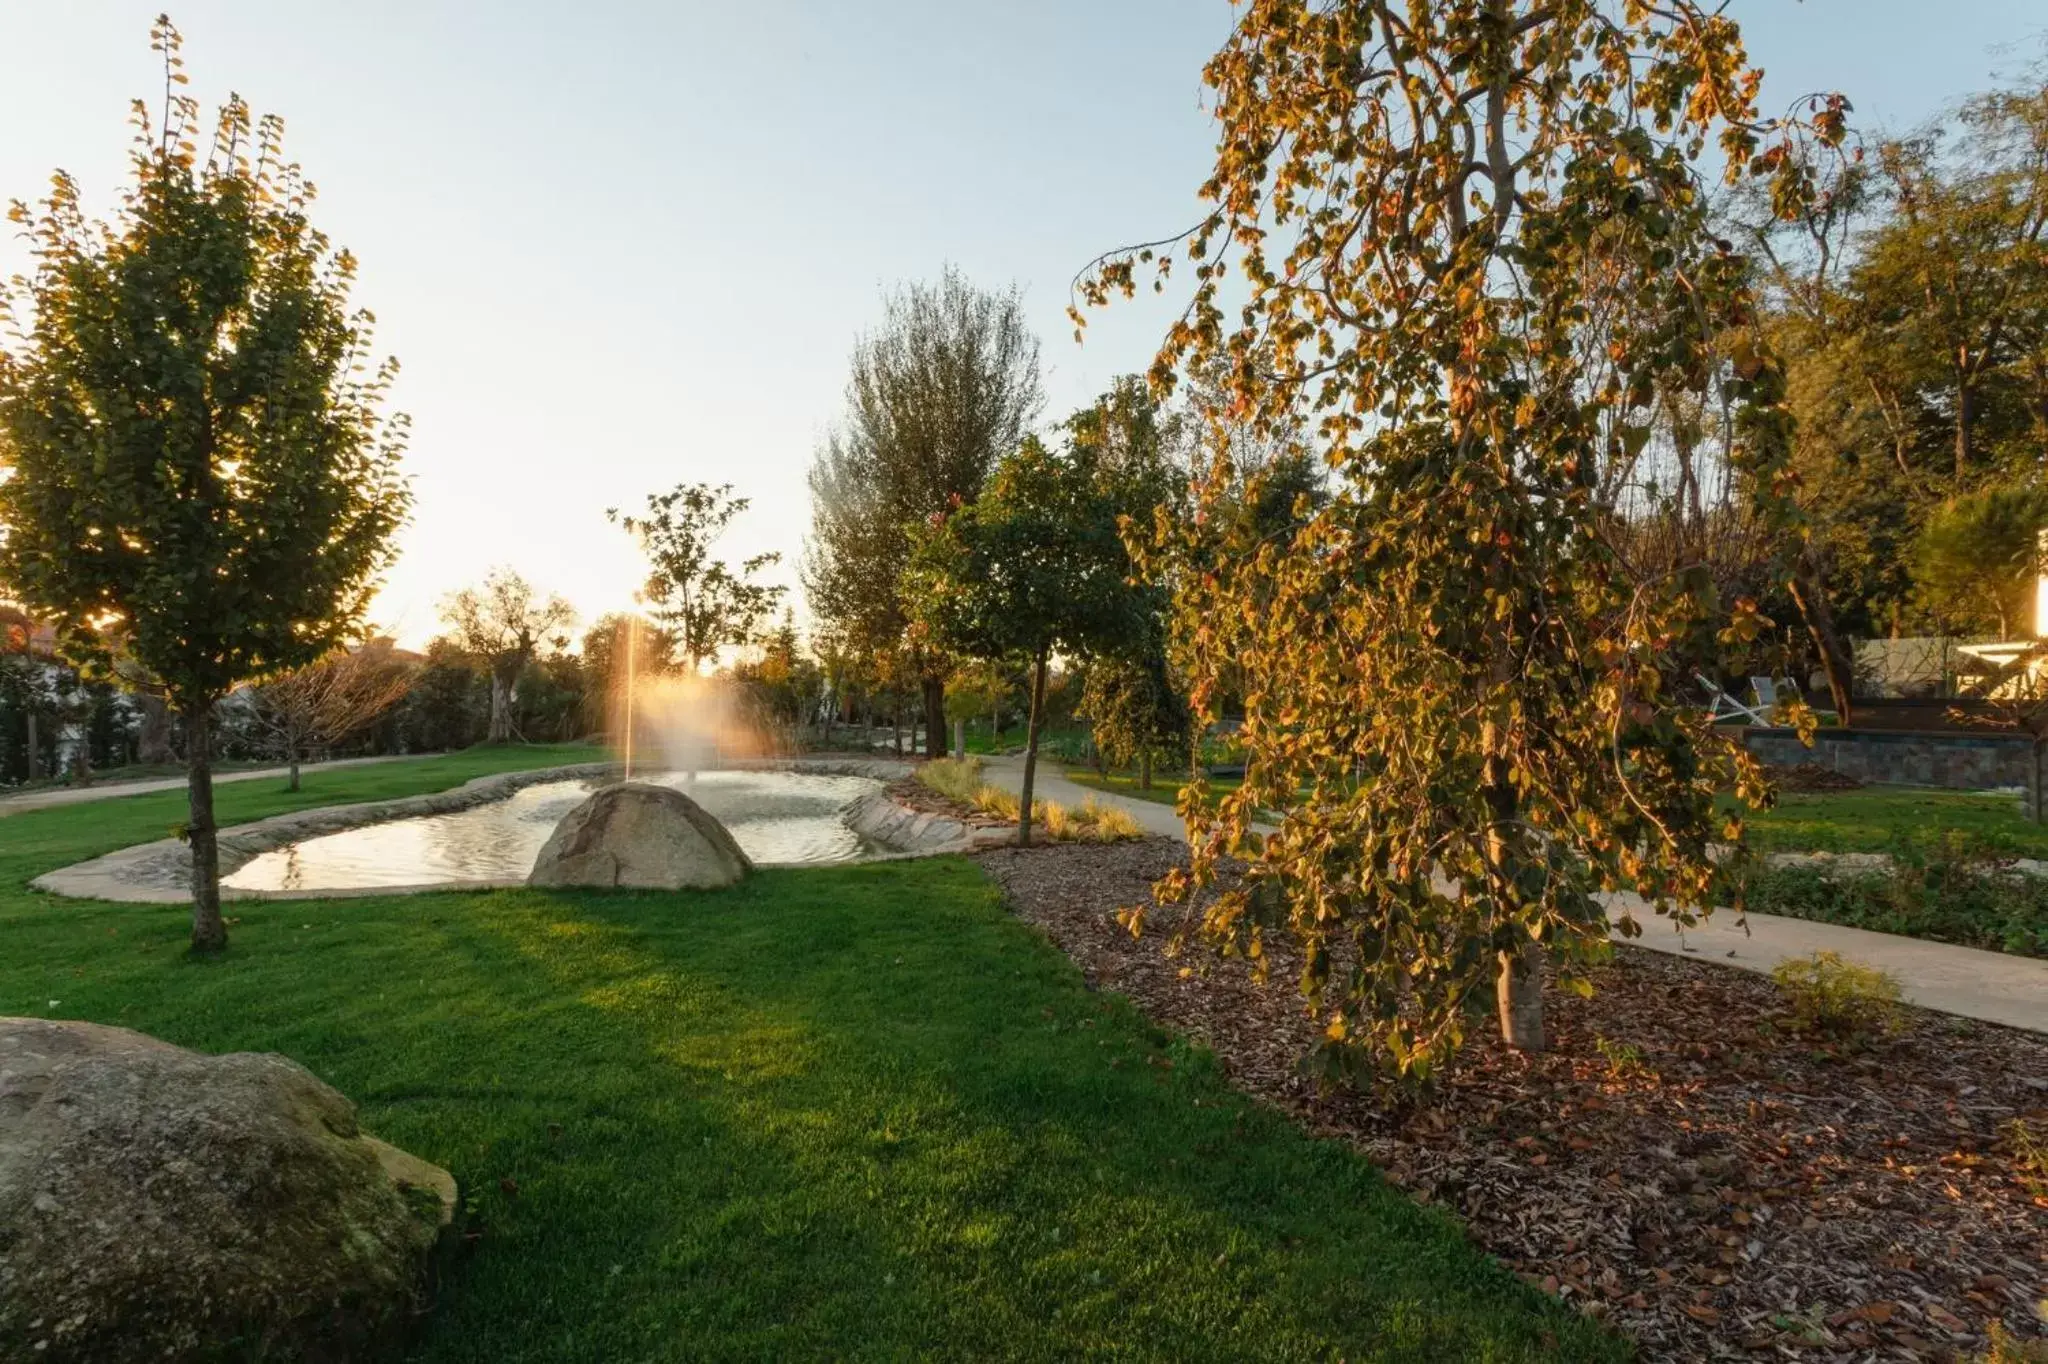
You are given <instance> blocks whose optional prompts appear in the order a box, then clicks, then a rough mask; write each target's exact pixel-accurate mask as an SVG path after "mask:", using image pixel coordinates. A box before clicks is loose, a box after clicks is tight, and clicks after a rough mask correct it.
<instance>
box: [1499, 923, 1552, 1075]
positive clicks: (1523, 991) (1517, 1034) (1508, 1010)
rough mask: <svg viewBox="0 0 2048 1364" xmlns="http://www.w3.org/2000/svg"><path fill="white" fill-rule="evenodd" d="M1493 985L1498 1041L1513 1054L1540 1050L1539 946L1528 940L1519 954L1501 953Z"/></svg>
mask: <svg viewBox="0 0 2048 1364" xmlns="http://www.w3.org/2000/svg"><path fill="white" fill-rule="evenodd" d="M1494 984H1495V993H1496V994H1497V995H1498V996H1499V999H1500V1036H1501V1040H1502V1041H1504V1042H1506V1043H1507V1044H1508V1045H1509V1046H1511V1047H1513V1048H1514V1049H1515V1050H1516V1051H1542V1050H1543V944H1542V943H1539V942H1537V941H1536V940H1535V939H1534V938H1531V939H1530V940H1529V941H1528V942H1527V943H1525V944H1524V945H1523V946H1522V949H1521V950H1520V951H1519V952H1503V953H1501V954H1500V975H1499V976H1498V977H1497V978H1496V979H1495V982H1494Z"/></svg>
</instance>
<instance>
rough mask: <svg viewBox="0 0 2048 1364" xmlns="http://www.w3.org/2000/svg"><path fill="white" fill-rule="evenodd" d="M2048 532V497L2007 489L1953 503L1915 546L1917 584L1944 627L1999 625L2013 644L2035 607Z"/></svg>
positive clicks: (2047, 493) (1930, 520)
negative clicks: (2017, 627) (2018, 621)
mask: <svg viewBox="0 0 2048 1364" xmlns="http://www.w3.org/2000/svg"><path fill="white" fill-rule="evenodd" d="M2044 529H2048V491H2044V490H2043V489H2041V488H2039V487H2030V486H2017V485H2016V486H2007V487H1994V488H1985V489H1983V490H1982V491H1980V492H1975V493H1970V494H1967V495H1965V496H1962V497H1955V498H1950V499H1949V500H1948V501H1947V502H1945V503H1943V504H1942V505H1941V506H1940V507H1938V508H1936V509H1935V510H1934V512H1933V513H1932V514H1931V515H1930V516H1929V517H1928V518H1927V522H1926V524H1925V525H1924V526H1922V527H1921V529H1920V534H1919V536H1918V537H1917V539H1916V540H1915V542H1914V555H1913V576H1914V579H1915V581H1916V582H1917V583H1918V585H1919V590H1920V593H1921V596H1922V598H1923V599H1924V600H1925V601H1926V603H1927V605H1928V607H1929V608H1930V609H1931V610H1932V611H1933V612H1934V613H1935V615H1936V617H1937V618H1938V619H1941V620H1944V621H1947V622H1950V623H1952V624H1953V625H1956V626H1960V627H1963V628H1969V627H1971V626H1977V625H1983V624H1995V625H1996V626H1997V629H1998V637H1999V638H2000V639H2001V640H2003V639H2010V638H2011V637H2012V625H2013V621H2014V619H2015V618H2016V617H2020V616H2023V615H2024V613H2025V611H2026V609H2027V608H2028V607H2029V606H2030V605H2031V604H2032V598H2033V594H2034V584H2035V581H2036V580H2037V579H2038V577H2039V575H2040V573H2041V568H2042V562H2041V535H2042V532H2043V530H2044Z"/></svg>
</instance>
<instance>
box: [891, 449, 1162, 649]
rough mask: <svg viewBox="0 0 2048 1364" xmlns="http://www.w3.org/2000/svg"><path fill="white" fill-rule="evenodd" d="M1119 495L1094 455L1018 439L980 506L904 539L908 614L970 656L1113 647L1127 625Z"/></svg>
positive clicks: (1130, 619) (1130, 615) (1131, 617)
mask: <svg viewBox="0 0 2048 1364" xmlns="http://www.w3.org/2000/svg"><path fill="white" fill-rule="evenodd" d="M1117 493H1118V489H1117V485H1116V482H1115V480H1114V479H1113V478H1111V477H1110V476H1109V473H1108V471H1107V470H1106V469H1105V468H1104V461H1103V459H1102V457H1101V454H1100V451H1099V450H1098V449H1096V448H1095V447H1091V446H1087V445H1083V444H1078V443H1076V444H1070V445H1069V446H1068V448H1067V449H1065V450H1058V451H1056V450H1053V449H1051V448H1049V447H1048V446H1046V445H1045V444H1044V443H1043V442H1041V441H1040V440H1039V439H1038V438H1037V437H1035V436H1031V437H1026V438H1025V440H1024V443H1023V444H1022V445H1021V446H1020V447H1019V448H1018V449H1017V451H1016V453H1015V454H1012V455H1010V456H1009V457H1008V458H1006V459H1004V460H1003V461H1002V463H1001V464H999V465H997V466H996V471H995V474H994V476H993V477H992V478H990V480H989V483H988V486H987V488H985V489H984V490H983V492H982V494H981V496H980V497H979V498H977V499H976V500H975V501H973V502H970V503H967V504H965V505H963V506H961V507H959V508H958V509H957V510H955V511H954V512H953V514H952V515H950V516H941V517H934V518H932V520H931V521H929V522H927V523H926V525H925V526H924V527H922V528H921V529H920V530H919V531H917V532H916V533H915V534H914V535H913V537H912V539H913V545H914V548H913V551H912V557H911V565H910V572H909V575H908V579H907V582H908V585H907V587H906V589H905V600H906V602H907V604H908V606H909V609H910V611H911V612H912V613H913V614H914V616H915V618H916V619H917V620H918V622H919V623H920V624H923V625H925V626H926V627H928V628H929V629H930V630H931V632H932V634H933V635H934V637H935V638H936V639H938V640H939V641H940V642H941V643H942V644H943V645H944V647H946V648H948V649H951V650H953V651H956V652H958V653H961V654H964V655H967V656H968V657H970V658H979V659H989V660H995V659H1003V658H1009V657H1015V656H1017V655H1024V656H1027V657H1031V658H1034V659H1036V658H1043V657H1046V656H1047V655H1049V654H1051V653H1054V652H1068V653H1087V652H1090V651H1092V650H1094V649H1096V648H1100V647H1104V646H1108V645H1113V644H1114V643H1115V641H1116V640H1117V639H1119V638H1120V637H1121V636H1123V635H1124V634H1125V633H1127V632H1128V631H1129V630H1130V629H1131V628H1132V627H1133V625H1134V624H1136V623H1137V621H1136V619H1135V608H1136V598H1135V594H1134V593H1133V591H1132V589H1131V587H1130V585H1129V583H1128V581H1127V580H1128V577H1129V573H1130V559H1129V556H1128V554H1127V553H1126V552H1125V549H1124V544H1123V539H1122V537H1121V535H1120V534H1119V531H1118V524H1117V523H1118V516H1119V514H1120V513H1121V512H1122V510H1123V508H1122V506H1121V504H1120V502H1119V500H1118V496H1117Z"/></svg>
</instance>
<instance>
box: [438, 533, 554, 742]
mask: <svg viewBox="0 0 2048 1364" xmlns="http://www.w3.org/2000/svg"><path fill="white" fill-rule="evenodd" d="M441 619H442V621H443V622H445V623H446V624H447V626H448V628H449V631H450V636H451V638H452V639H453V640H454V642H455V644H456V647H458V648H460V649H461V650H462V651H463V652H464V653H467V654H471V655H473V656H475V657H477V658H480V659H482V660H483V661H484V666H485V667H486V668H488V669H489V670H490V675H491V722H490V728H489V730H488V731H486V733H485V735H484V742H485V743H491V744H503V743H510V742H511V741H512V705H513V703H514V702H515V701H517V700H518V699H519V675H520V674H521V673H523V672H525V671H526V665H527V664H529V663H531V662H533V656H534V653H535V651H537V650H538V649H539V648H540V646H541V645H542V644H550V645H552V646H553V647H555V648H557V649H560V648H564V647H566V646H567V644H568V642H569V638H568V635H567V634H566V633H565V632H566V631H567V630H568V628H569V627H570V626H571V625H572V624H574V623H575V620H576V608H574V607H572V606H571V605H569V603H568V602H566V601H564V600H562V599H561V598H560V597H557V596H553V595H549V596H547V597H545V598H543V597H541V596H539V595H538V594H537V593H536V592H535V591H534V588H533V585H532V584H531V583H529V582H527V581H526V579H524V578H522V577H520V576H519V575H518V574H517V573H514V572H513V571H512V570H511V569H509V568H498V569H493V570H492V571H491V573H490V575H489V576H488V577H486V578H485V579H484V582H483V586H482V587H465V588H463V589H462V590H461V591H460V592H457V593H455V594H453V595H452V596H450V597H449V598H448V599H447V600H446V601H444V602H442V603H441Z"/></svg>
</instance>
